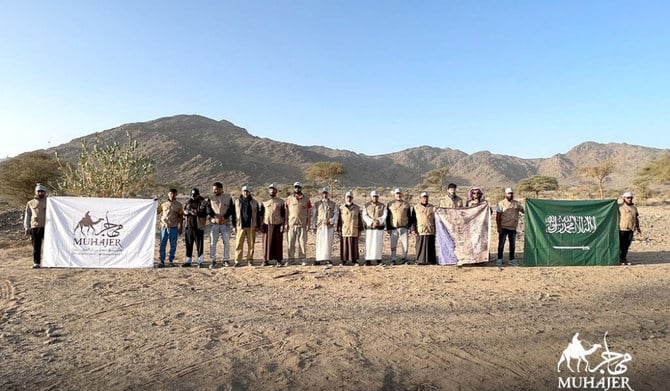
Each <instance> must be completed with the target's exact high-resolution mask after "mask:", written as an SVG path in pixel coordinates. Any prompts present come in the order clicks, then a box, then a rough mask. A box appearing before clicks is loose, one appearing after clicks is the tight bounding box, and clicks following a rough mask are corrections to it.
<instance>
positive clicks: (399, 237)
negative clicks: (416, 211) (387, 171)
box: [386, 188, 412, 265]
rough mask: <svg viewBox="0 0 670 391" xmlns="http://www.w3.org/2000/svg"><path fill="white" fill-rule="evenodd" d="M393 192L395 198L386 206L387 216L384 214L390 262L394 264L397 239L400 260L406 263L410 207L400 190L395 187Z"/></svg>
mask: <svg viewBox="0 0 670 391" xmlns="http://www.w3.org/2000/svg"><path fill="white" fill-rule="evenodd" d="M393 193H394V194H395V200H393V201H391V202H389V203H388V205H387V206H386V209H387V211H388V212H387V216H386V228H387V229H388V233H389V235H390V237H391V263H392V264H394V265H395V264H396V260H397V256H396V252H397V248H398V241H400V245H401V246H402V253H401V256H400V262H402V263H405V264H406V263H407V246H408V237H409V231H410V227H411V225H412V222H411V219H412V208H411V207H410V205H409V202H407V201H405V200H404V199H403V197H402V190H400V189H399V188H398V189H395V190H394V191H393Z"/></svg>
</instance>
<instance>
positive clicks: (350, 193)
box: [344, 190, 354, 197]
mask: <svg viewBox="0 0 670 391" xmlns="http://www.w3.org/2000/svg"><path fill="white" fill-rule="evenodd" d="M344 196H345V197H353V196H354V193H352V192H351V190H349V191H348V192H347V193H346V194H345V195H344Z"/></svg>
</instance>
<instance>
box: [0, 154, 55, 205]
mask: <svg viewBox="0 0 670 391" xmlns="http://www.w3.org/2000/svg"><path fill="white" fill-rule="evenodd" d="M61 177H62V174H61V171H60V170H59V168H58V164H57V162H56V158H55V157H54V156H53V155H52V154H50V153H47V152H45V151H35V152H27V153H24V154H21V155H19V156H16V157H14V158H11V159H8V160H5V161H3V162H2V163H0V183H2V186H1V187H0V191H1V192H2V193H1V195H2V198H4V199H6V200H7V201H8V202H10V203H11V204H12V205H14V204H16V205H20V204H21V203H23V202H25V201H26V199H27V198H29V197H30V196H31V195H32V194H33V193H34V190H35V184H36V183H38V182H39V183H42V184H43V185H45V186H46V187H47V188H48V189H54V188H55V187H56V186H57V184H58V181H59V180H60V179H61Z"/></svg>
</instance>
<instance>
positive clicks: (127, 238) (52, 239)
mask: <svg viewBox="0 0 670 391" xmlns="http://www.w3.org/2000/svg"><path fill="white" fill-rule="evenodd" d="M156 208H157V201H154V200H146V199H128V198H83V197H48V198H47V214H46V223H45V226H44V257H43V258H44V259H43V261H42V265H43V266H45V267H85V268H136V267H153V257H154V242H155V227H156V210H157V209H156Z"/></svg>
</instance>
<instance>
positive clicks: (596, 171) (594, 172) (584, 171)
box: [579, 160, 615, 198]
mask: <svg viewBox="0 0 670 391" xmlns="http://www.w3.org/2000/svg"><path fill="white" fill-rule="evenodd" d="M614 167H615V165H614V162H613V161H611V160H605V161H603V162H602V163H600V164H598V165H595V166H586V167H581V168H580V169H579V175H581V176H583V177H585V178H591V179H594V180H595V181H596V183H597V184H598V190H599V191H600V198H603V182H605V179H607V177H608V176H610V174H612V172H614Z"/></svg>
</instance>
